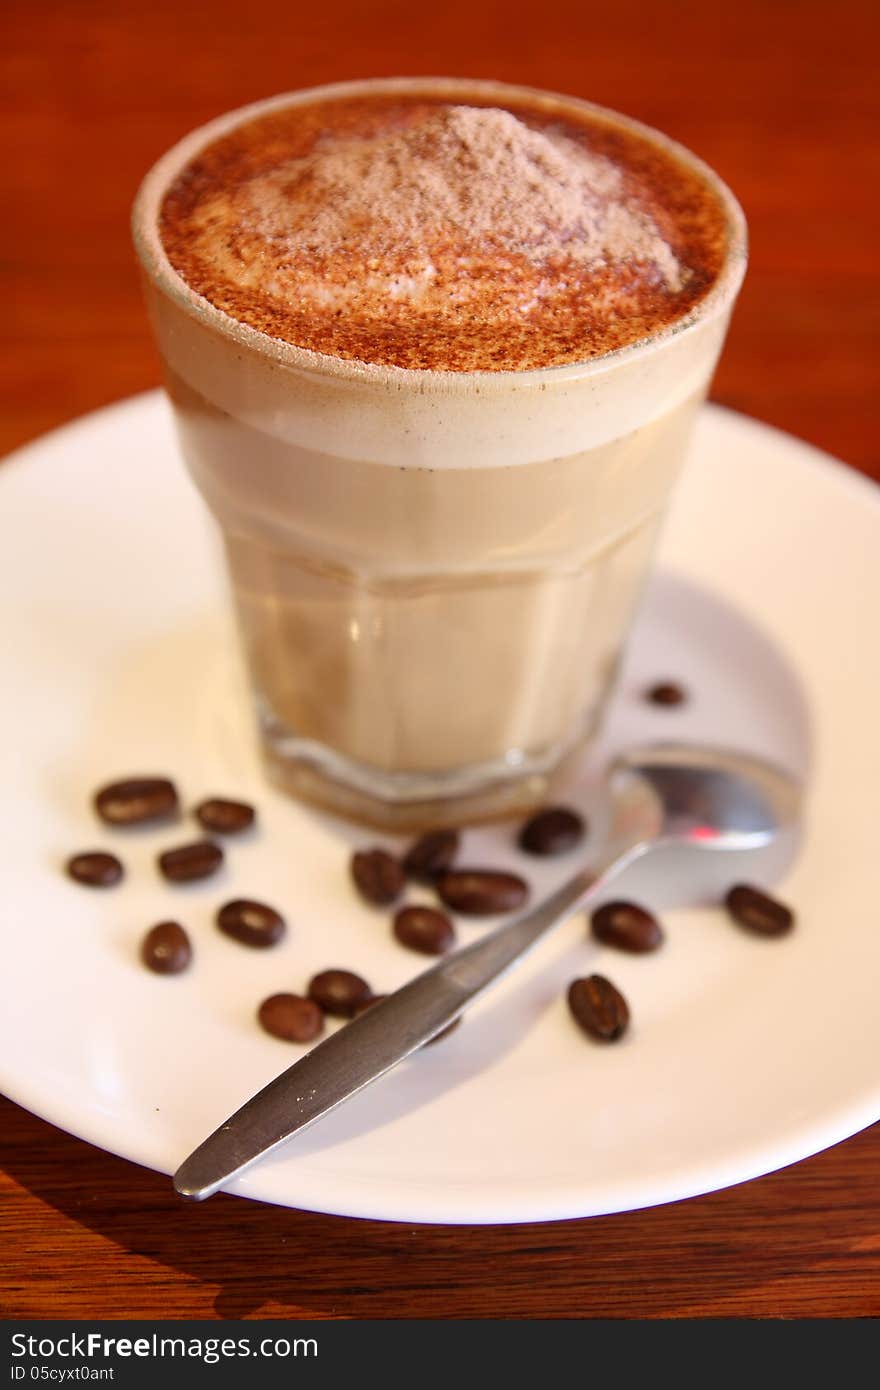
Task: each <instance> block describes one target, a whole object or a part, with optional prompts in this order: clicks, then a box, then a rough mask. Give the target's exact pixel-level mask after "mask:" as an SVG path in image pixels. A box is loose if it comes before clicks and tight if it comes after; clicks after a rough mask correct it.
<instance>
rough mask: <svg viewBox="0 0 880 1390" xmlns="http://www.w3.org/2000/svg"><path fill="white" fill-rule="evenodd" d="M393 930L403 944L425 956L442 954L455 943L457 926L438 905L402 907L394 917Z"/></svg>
mask: <svg viewBox="0 0 880 1390" xmlns="http://www.w3.org/2000/svg"><path fill="white" fill-rule="evenodd" d="M393 931H394V935H395V936H396V937H397V940H398V941H399V942H400V944H401V946H408V947H409V949H410V950H411V951H420V952H421V953H422V955H423V956H442V955H443V953H444V951H448V950H449V948H450V946H452V945H454V943H455V928H454V927H453V925H452V923H451V922H450V920H449V918H448V917H447V916H446V913H445V912H438V911H437V909H436V907H421V906H418V907H402V908H401V909H400V911H399V912H398V913H397V914H396V916H395V918H394V926H393Z"/></svg>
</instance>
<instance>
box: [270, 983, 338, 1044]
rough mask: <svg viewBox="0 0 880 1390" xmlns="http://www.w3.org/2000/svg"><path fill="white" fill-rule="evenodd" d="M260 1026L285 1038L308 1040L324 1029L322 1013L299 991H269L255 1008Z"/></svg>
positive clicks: (299, 1041) (290, 1040)
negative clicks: (274, 992)
mask: <svg viewBox="0 0 880 1390" xmlns="http://www.w3.org/2000/svg"><path fill="white" fill-rule="evenodd" d="M257 1018H258V1019H259V1022H260V1026H261V1027H263V1028H265V1030H266V1032H267V1033H271V1034H272V1037H273V1038H281V1039H283V1041H284V1042H297V1043H304V1042H311V1041H312V1040H313V1038H317V1037H318V1035H319V1034H320V1033H322V1032H323V1031H324V1015H323V1013H322V1012H321V1010H320V1009H319V1008H318V1006H317V1004H316V1003H315V1001H314V1000H313V999H305V998H303V996H302V995H301V994H272V995H270V996H269V998H268V999H264V1000H263V1002H262V1004H261V1005H260V1007H259V1009H258V1010H257Z"/></svg>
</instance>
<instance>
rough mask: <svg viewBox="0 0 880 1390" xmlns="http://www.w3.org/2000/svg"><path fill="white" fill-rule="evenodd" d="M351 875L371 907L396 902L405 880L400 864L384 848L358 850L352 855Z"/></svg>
mask: <svg viewBox="0 0 880 1390" xmlns="http://www.w3.org/2000/svg"><path fill="white" fill-rule="evenodd" d="M351 876H352V878H353V879H354V882H355V886H356V888H357V890H358V892H359V893H360V895H361V897H362V898H363V899H364V900H365V901H366V902H368V903H370V904H371V905H372V906H373V907H388V906H389V904H390V903H393V902H396V900H397V899H398V898H399V897H400V895H401V893H402V892H403V886H404V883H405V881H406V880H405V878H404V874H403V869H402V868H401V866H400V864H399V863H398V862H397V860H396V859H395V858H394V857H393V856H392V855H390V854H389V853H388V851H387V850H384V849H362V850H358V851H357V853H356V854H354V855H353V856H352V860H351Z"/></svg>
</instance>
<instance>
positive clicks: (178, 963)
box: [141, 922, 192, 975]
mask: <svg viewBox="0 0 880 1390" xmlns="http://www.w3.org/2000/svg"><path fill="white" fill-rule="evenodd" d="M141 960H142V961H143V963H144V965H145V966H146V967H147V969H148V970H153V971H155V973H156V974H157V975H179V974H180V972H181V970H185V969H186V967H187V966H188V965H189V963H190V961H191V960H192V946H191V945H190V942H189V937H188V936H187V934H186V932H185V931H184V929H183V927H182V926H181V925H180V923H179V922H159V923H158V924H157V925H156V926H155V927H151V928H150V930H149V931H148V932H147V934H146V936H145V937H144V939H143V941H142V942H141Z"/></svg>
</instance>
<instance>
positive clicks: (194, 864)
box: [159, 840, 223, 883]
mask: <svg viewBox="0 0 880 1390" xmlns="http://www.w3.org/2000/svg"><path fill="white" fill-rule="evenodd" d="M222 863H223V851H222V849H221V848H220V846H219V845H215V844H214V842H213V840H196V841H195V842H194V843H193V844H191V845H179V846H178V847H177V849H166V850H165V852H164V854H160V855H159V869H160V871H161V873H162V874H163V876H164V877H165V878H167V879H170V881H171V882H172V883H192V882H193V881H194V880H195V879H197V878H210V876H211V874H215V873H216V872H217V870H218V869H219V868H220V865H221V864H222Z"/></svg>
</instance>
